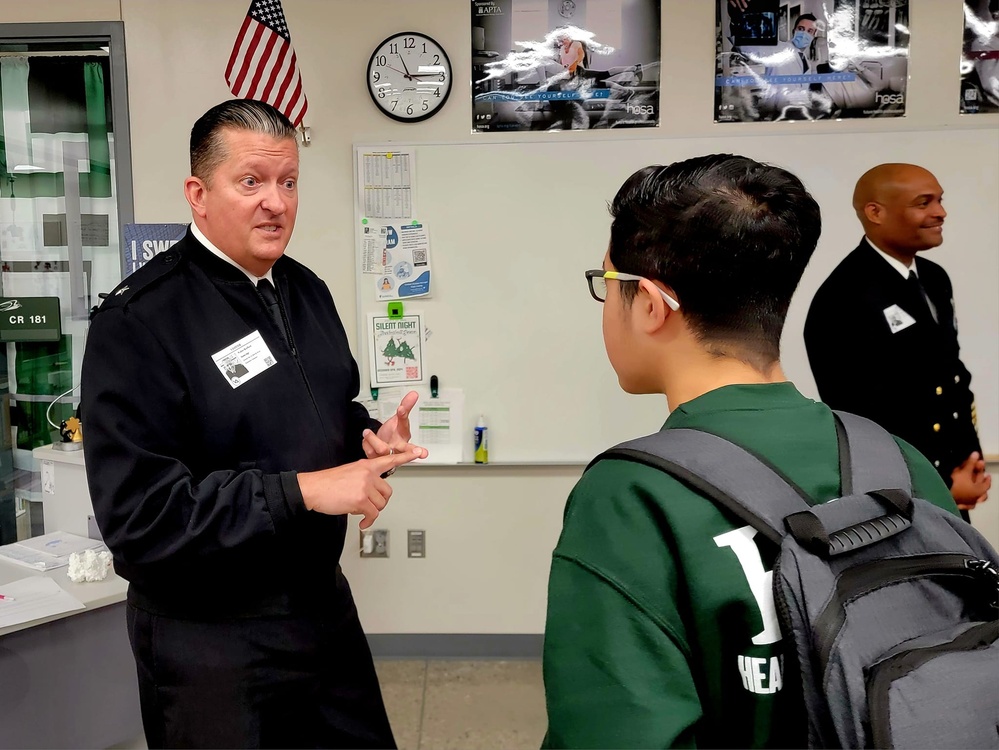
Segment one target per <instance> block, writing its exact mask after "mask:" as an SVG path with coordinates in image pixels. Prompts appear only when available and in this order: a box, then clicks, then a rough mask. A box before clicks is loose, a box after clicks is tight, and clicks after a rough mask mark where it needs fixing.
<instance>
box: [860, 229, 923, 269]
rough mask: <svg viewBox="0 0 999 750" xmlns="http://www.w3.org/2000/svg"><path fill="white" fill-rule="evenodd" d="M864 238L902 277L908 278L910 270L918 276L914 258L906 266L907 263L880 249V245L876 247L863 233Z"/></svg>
mask: <svg viewBox="0 0 999 750" xmlns="http://www.w3.org/2000/svg"><path fill="white" fill-rule="evenodd" d="M864 239H865V240H867V244H868V245H870V246H871V247H873V248H874V249H875V251H877V253H878V255H880V256H881V257H882V258H884V259H885V261H887V263H888V265H889V266H891V267H892V268H894V269H895V270H896V271H898V272H899V273H900V274H902V278H905V279H907V278H909V271H912V272H913V273H914V274H916V276H919V273H918V272H917V271H916V261H915V260H913V261H912V265H911V266H907V265H905V263H903V262H902V261H900V260H899V259H898V258H893V257H892V256H890V255H889V254H888V253H886V252H885V251H884V250H882V249H881V248H880V247H878V246H877V245H875V244H874V242H873V241H871V238H870V237H868V236H867V235H866V234H865V235H864Z"/></svg>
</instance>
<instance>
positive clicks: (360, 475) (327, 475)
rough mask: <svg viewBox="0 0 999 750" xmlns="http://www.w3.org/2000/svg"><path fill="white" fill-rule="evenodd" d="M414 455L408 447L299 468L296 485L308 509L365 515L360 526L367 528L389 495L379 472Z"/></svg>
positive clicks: (389, 489)
mask: <svg viewBox="0 0 999 750" xmlns="http://www.w3.org/2000/svg"><path fill="white" fill-rule="evenodd" d="M420 450H421V451H422V450H423V449H422V448H421V449H420ZM424 452H425V451H424ZM417 458H422V456H421V455H420V454H419V453H418V452H417V451H415V450H411V451H404V452H401V453H393V454H391V455H387V456H379V457H377V458H365V459H362V460H360V461H355V462H354V463H352V464H345V465H344V466H338V467H336V468H335V469H323V470H322V471H307V472H300V473H299V475H298V486H299V488H300V489H301V491H302V498H303V499H304V500H305V507H306V508H308V509H309V510H314V511H316V512H318V513H325V514H327V515H331V516H338V515H345V514H350V515H355V516H364V518H362V519H361V528H362V529H366V528H368V527H369V526H371V524H373V523H374V522H375V519H376V518H378V514H379V513H380V512H381V511H382V510H383V509H384V508H385V506H386V505H387V504H388V501H389V498H391V497H392V487H391V486H390V485H389V483H388V482H386V481H385V480H384V479H382V474H387V473H390V472H392V471H395V469H396V468H398V467H399V466H402V465H403V464H407V463H409V462H410V461H413V460H415V459H417Z"/></svg>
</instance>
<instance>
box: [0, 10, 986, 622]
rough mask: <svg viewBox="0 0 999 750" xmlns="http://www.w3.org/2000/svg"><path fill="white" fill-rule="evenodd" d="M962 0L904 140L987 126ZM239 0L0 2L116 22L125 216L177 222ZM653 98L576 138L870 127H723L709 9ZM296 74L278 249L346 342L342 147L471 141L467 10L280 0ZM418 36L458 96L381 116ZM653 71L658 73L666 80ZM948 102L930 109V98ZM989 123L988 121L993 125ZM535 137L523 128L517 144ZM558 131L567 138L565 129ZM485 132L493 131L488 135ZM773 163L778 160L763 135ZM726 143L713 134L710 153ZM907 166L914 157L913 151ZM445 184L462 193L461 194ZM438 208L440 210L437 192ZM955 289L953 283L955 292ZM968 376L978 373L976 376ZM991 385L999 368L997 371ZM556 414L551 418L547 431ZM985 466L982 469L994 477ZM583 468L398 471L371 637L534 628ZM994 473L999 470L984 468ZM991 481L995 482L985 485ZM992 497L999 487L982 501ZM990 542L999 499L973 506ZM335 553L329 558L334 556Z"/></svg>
mask: <svg viewBox="0 0 999 750" xmlns="http://www.w3.org/2000/svg"><path fill="white" fill-rule="evenodd" d="M954 2H956V0H948V2H942V1H940V0H911V4H912V17H913V20H914V25H915V24H918V26H919V28H920V29H921V30H922V29H925V30H928V31H930V32H931V33H928V34H923V33H922V32H920V33H917V34H916V35H915V36H914V39H915V42H914V44H913V48H912V55H911V68H910V70H911V74H912V80H911V82H910V92H911V94H912V95H911V97H910V104H909V114H908V116H907V117H906V118H904V119H903V120H899V121H897V122H893V123H892V127H893V128H897V129H900V130H903V129H904V130H918V129H941V128H954V129H960V128H962V127H973V126H977V127H980V126H981V122H980V121H979V122H978V124H977V125H976V124H975V123H974V122H972V121H969V120H968V119H967V118H966V119H965V120H964V121H962V120H960V119H959V117H958V116H957V115H956V113H955V112H954V110H955V107H954V106H952V104H951V103H955V102H956V100H957V90H958V89H957V78H956V76H955V75H954V72H953V71H954V68H955V67H956V64H957V50H958V49H959V45H960V33H961V30H960V24H959V18H955V15H954V13H953V12H952V11H953V7H952V6H953V4H954ZM248 4H249V3H248V0H121V1H120V3H119V2H117V0H114V1H111V0H62V1H60V2H56V1H54V0H45V1H44V2H34V3H26V2H23V0H0V19H3V21H5V22H29V21H56V20H63V21H65V20H117V19H119V18H120V19H121V20H123V21H124V23H125V37H126V47H127V50H126V52H127V59H128V77H129V113H130V118H131V126H132V159H133V169H134V174H135V181H134V188H135V209H136V220H137V221H141V222H160V221H186V220H188V219H189V212H188V209H187V205H186V203H185V202H184V200H183V196H182V194H181V183H182V181H183V179H184V178H185V177H186V176H187V174H188V164H187V137H188V133H189V129H190V126H191V124H192V123H193V122H194V120H195V119H196V118H197V117H198V116H199V115H200V114H201V113H202V112H204V111H205V110H206V109H207V108H208V107H210V106H211V105H213V104H216V103H217V102H219V101H221V100H222V99H226V98H228V97H229V92H228V90H227V89H226V86H225V82H224V80H223V70H224V68H225V63H226V61H227V59H228V55H229V51H230V49H231V45H232V42H233V40H234V38H235V35H236V32H237V30H238V27H239V24H240V22H241V19H242V16H243V14H244V13H245V11H246V8H247V6H248ZM662 4H663V16H664V19H665V23H664V25H663V69H664V71H669V70H673V71H677V72H678V73H679V74H678V75H676V76H673V77H669V78H668V80H669V87H670V92H671V94H670V96H669V100H672V101H673V102H684V103H685V104H684V106H683V107H682V108H676V109H673V108H672V107H671V106H670V104H669V101H668V100H665V99H664V105H665V106H664V108H663V125H662V127H661V128H660V129H659V130H658V131H657V132H637V131H632V132H631V133H628V134H624V135H622V134H621V133H619V132H615V133H606V132H604V133H588V134H586V135H587V137H591V138H598V139H609V140H614V139H618V138H664V137H685V136H706V135H731V134H736V135H739V136H745V135H749V134H755V133H760V134H773V133H775V132H777V133H788V132H802V128H807V129H808V130H807V132H811V133H814V134H816V136H817V138H816V145H817V149H821V146H820V145H819V144H820V143H821V140H820V138H819V137H818V136H821V134H822V133H824V132H832V131H837V132H841V131H857V132H859V131H863V130H867V129H872V126H871V124H869V123H866V122H864V121H852V122H849V121H848V122H842V123H809V124H792V123H782V124H779V125H767V124H761V125H747V126H741V125H728V126H724V128H723V129H722V130H719V129H718V128H717V126H713V125H712V124H711V122H710V117H711V111H712V88H711V84H712V81H711V77H712V69H713V63H712V55H713V47H714V45H713V4H712V3H710V2H707V1H703V2H696V3H695V2H691V1H690V0H663V3H662ZM283 5H284V8H285V12H286V15H287V18H288V22H289V25H290V28H291V30H292V34H293V38H294V42H295V48H296V50H297V52H298V56H299V60H300V63H301V68H302V75H303V80H304V83H305V90H306V92H307V94H308V96H309V101H310V110H309V114H308V116H307V118H306V124H307V125H309V126H310V127H311V128H312V135H313V144H314V145H313V146H312V147H310V148H308V149H303V151H302V205H301V208H300V212H299V220H298V226H297V229H296V233H295V238H294V241H293V243H292V246H291V248H290V251H289V252H290V253H291V254H292V255H294V256H295V257H296V258H298V259H299V260H301V261H303V262H305V263H306V264H307V265H309V266H311V267H312V268H313V269H314V270H315V271H316V272H317V273H318V274H319V275H320V276H321V277H322V278H324V279H325V280H326V282H327V283H328V284H329V286H330V289H331V291H332V292H333V295H334V298H335V299H336V300H337V304H338V307H339V309H340V313H341V315H342V317H343V319H344V325H345V327H346V329H347V331H348V332H351V333H352V332H353V331H355V330H356V324H355V290H354V262H353V257H352V248H353V235H352V205H353V203H352V200H353V199H352V185H353V182H352V168H351V145H352V144H353V143H355V142H364V143H372V142H381V141H390V140H398V141H405V142H433V143H448V142H463V141H468V140H469V139H470V133H469V131H470V124H469V123H470V109H471V107H470V102H469V96H468V88H467V84H466V83H464V82H466V81H468V80H469V79H470V75H471V70H470V62H469V59H468V56H467V54H466V53H465V51H466V50H467V49H468V48H469V11H468V2H467V0H283ZM406 29H413V30H420V31H424V32H426V33H428V34H430V35H431V36H433V37H434V38H436V39H437V40H438V41H439V42H440V43H441V44H442V45H443V46H444V47H445V49H447V50H448V51H449V53H450V56H451V60H452V64H453V65H454V72H455V78H456V81H457V83H456V86H455V90H454V91H453V93H452V96H451V99H450V101H449V102H448V103H447V105H446V106H445V108H444V110H443V111H442V112H441V113H440V114H439V115H438V116H436V117H434V118H432V119H431V120H429V121H427V122H425V123H420V124H413V125H403V124H398V123H395V122H392V121H390V120H388V119H387V118H385V117H384V116H382V115H380V114H379V113H378V112H376V111H375V109H374V107H373V105H372V104H371V102H370V100H369V98H368V94H367V91H366V88H365V79H364V70H365V65H366V63H367V60H368V57H369V55H370V53H371V50H372V49H373V48H374V47H375V45H376V44H377V43H378V42H380V41H381V40H382V39H383V38H384V37H386V36H388V35H389V33H392V32H395V31H401V30H406ZM664 77H665V76H664ZM941 103H942V104H941ZM992 122H993V127H994V123H995V118H992ZM545 137H550V136H546V135H544V134H540V135H525V136H521V137H520V139H522V140H543V139H544V138H545ZM565 137H570V136H565ZM486 138H489V139H491V140H495V138H493V137H491V136H486ZM774 141H775V144H774V148H775V158H777V154H779V142H778V139H774ZM723 147H724V141H721V140H720V141H719V148H723ZM913 158H914V159H915V158H918V155H916V156H914V157H913ZM455 189H456V190H462V189H464V187H463V186H460V185H457V186H455ZM440 200H447V197H446V196H441V197H440ZM959 291H960V290H959ZM976 375H978V376H979V382H980V383H981V382H986V381H987V380H988V379H989V374H988V373H981V374H978V373H976ZM992 376H993V377H992V379H993V382H994V373H992ZM557 422H558V415H557V414H553V415H552V423H553V430H554V429H555V426H556V425H557ZM995 468H996V467H993V469H995ZM580 470H581V469H579V468H543V469H542V468H531V469H512V468H500V467H489V468H482V467H479V468H475V467H469V468H455V469H431V468H426V467H421V468H416V469H412V470H408V471H406V472H405V473H403V472H401V473H400V475H399V476H398V477H397V480H396V481H395V483H394V484H395V487H396V497H395V499H393V501H392V505H391V506H390V509H389V510H388V512H387V513H386V514H385V515H384V517H383V518H382V519H381V520H380V521H379V527H380V528H387V529H389V531H390V534H391V550H392V557H391V558H390V559H388V560H359V559H358V558H357V556H356V544H357V531H356V522H355V523H354V524H352V526H351V531H350V533H349V535H348V543H347V549H348V551H347V552H346V553H345V555H344V560H343V565H344V569H345V570H346V571H347V574H348V577H349V578H350V580H351V582H352V585H353V587H354V591H355V594H356V596H357V600H358V605H359V607H360V609H361V614H362V618H363V619H364V622H365V625H366V627H367V629H368V631H369V632H372V633H434V632H436V633H442V632H443V633H446V632H459V633H461V632H463V633H472V632H478V633H537V632H541V630H542V627H543V623H544V606H545V586H546V579H547V571H548V562H549V559H550V553H551V550H552V548H553V547H554V544H555V541H556V540H557V537H558V532H559V528H560V524H561V514H562V508H563V504H564V499H565V496H566V494H567V493H568V491H569V490H570V489H571V487H572V484H573V482H574V481H575V479H576V478H577V477H578V475H579V473H580ZM994 476H995V475H994ZM996 478H997V479H999V477H996ZM993 494H997V493H993ZM975 520H976V522H977V523H980V524H983V525H984V526H986V528H987V532H988V534H989V535H990V536H991V539H992V541H993V543H994V544H999V500H992V501H990V502H989V504H988V505H987V506H986V507H985V508H983V509H982V510H980V511H977V512H976V514H975ZM411 528H412V529H425V530H426V532H427V557H426V559H423V560H416V559H407V558H406V557H405V536H406V530H407V529H411ZM332 562H333V561H331V564H332Z"/></svg>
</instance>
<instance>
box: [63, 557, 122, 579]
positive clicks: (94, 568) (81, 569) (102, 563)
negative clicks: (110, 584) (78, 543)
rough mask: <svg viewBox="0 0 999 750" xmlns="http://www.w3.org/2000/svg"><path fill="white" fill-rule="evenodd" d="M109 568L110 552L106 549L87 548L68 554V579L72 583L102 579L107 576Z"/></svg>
mask: <svg viewBox="0 0 999 750" xmlns="http://www.w3.org/2000/svg"><path fill="white" fill-rule="evenodd" d="M110 568H111V553H110V552H108V551H107V550H101V551H97V550H92V549H88V550H85V551H83V552H74V553H73V554H71V555H70V556H69V572H68V573H67V575H69V580H71V581H72V582H73V583H80V582H81V581H103V580H104V579H105V578H107V577H108V570H109V569H110Z"/></svg>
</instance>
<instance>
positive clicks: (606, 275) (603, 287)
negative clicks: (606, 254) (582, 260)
mask: <svg viewBox="0 0 999 750" xmlns="http://www.w3.org/2000/svg"><path fill="white" fill-rule="evenodd" d="M607 279H617V280H618V281H643V280H644V281H651V279H648V278H646V277H645V276H636V275H635V274H633V273H622V272H621V271H604V270H603V269H596V270H593V271H587V272H586V283H587V284H588V285H589V287H590V295H591V296H592V297H593V299H595V300H596V301H597V302H604V301H606V299H607ZM653 286H656V285H655V284H653ZM656 289H657V290H658V291H659V294H661V295H662V297H663V299H664V300H666V304H667V305H669V309H670V310H672V311H673V312H676V311H677V310H679V309H680V303H679V302H677V301H676V300H675V299H673V298H672V297H671V296H669V295H668V294H666V292H664V291H663V290H662V289H659V287H658V286H656Z"/></svg>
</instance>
